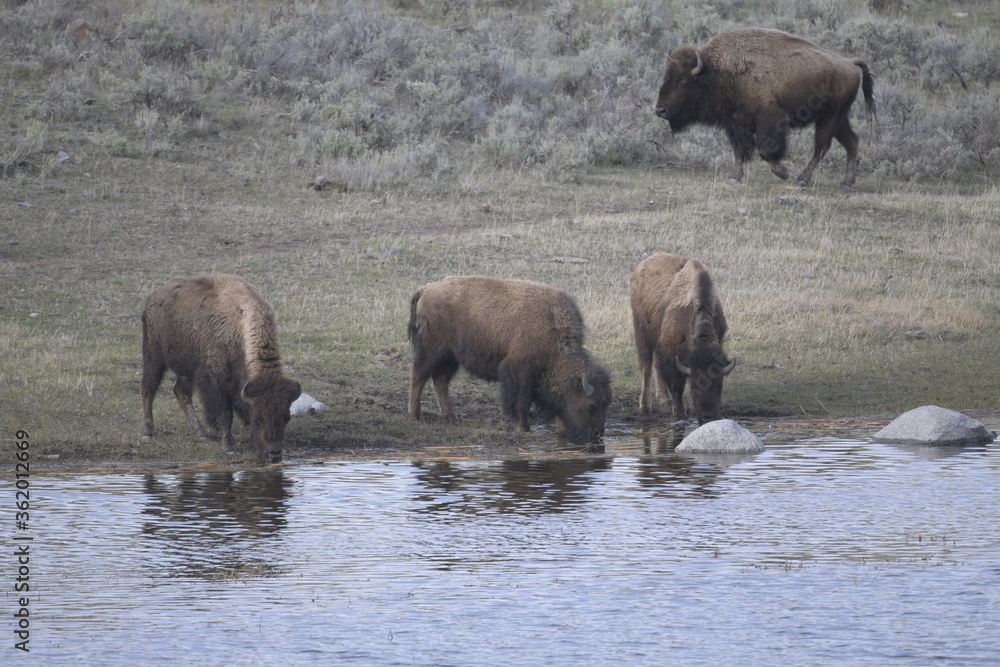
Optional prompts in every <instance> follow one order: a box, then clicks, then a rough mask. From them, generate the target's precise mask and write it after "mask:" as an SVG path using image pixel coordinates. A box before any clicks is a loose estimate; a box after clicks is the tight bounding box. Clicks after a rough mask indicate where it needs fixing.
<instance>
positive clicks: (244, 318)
mask: <svg viewBox="0 0 1000 667" xmlns="http://www.w3.org/2000/svg"><path fill="white" fill-rule="evenodd" d="M168 368H169V369H170V370H172V371H173V372H174V373H175V374H176V375H177V382H176V383H175V384H174V395H175V396H176V397H177V402H178V403H179V404H180V406H181V411H182V412H183V413H184V416H185V417H187V420H188V423H189V424H190V425H191V428H192V429H193V430H194V432H195V434H196V435H197V436H198V437H199V438H201V439H203V440H204V439H207V438H208V436H207V435H206V434H205V429H204V428H202V425H201V423H200V422H199V421H198V417H197V415H195V413H194V409H193V408H192V406H191V394H192V391H193V389H194V388H195V387H197V388H198V394H199V396H201V402H202V405H203V406H204V408H205V417H206V418H207V419H208V423H209V426H211V427H213V428H219V429H221V430H222V442H223V444H224V445H226V446H227V447H231V446H233V444H234V441H233V434H232V425H233V412H235V413H236V414H237V415H239V417H240V419H242V420H243V421H244V422H246V423H249V424H250V428H251V434H250V440H251V442H252V443H253V444H255V445H256V446H257V453H258V455H259V456H260V458H261V460H263V461H265V462H269V461H271V462H277V461H280V460H281V444H282V440H283V439H284V436H285V425H286V424H288V421H289V420H290V419H291V414H290V412H289V407H290V406H291V404H292V402H293V401H295V399H296V398H298V397H299V394H301V393H302V389H301V387H300V386H299V383H298V382H295V381H294V380H290V379H288V378H286V377H284V376H283V375H282V364H281V353H280V351H279V349H278V329H277V326H276V325H275V322H274V312H273V311H272V310H271V306H270V305H268V303H267V301H265V300H264V297H262V296H261V295H260V293H259V292H257V290H256V289H254V288H253V286H251V285H250V284H249V283H248V282H246V281H245V280H243V279H242V278H240V277H239V276H230V275H224V274H213V275H206V276H200V277H198V278H190V279H188V280H181V281H180V282H176V283H172V284H169V285H164V286H163V287H160V288H158V289H156V290H154V291H153V292H152V294H150V295H149V297H148V298H147V299H146V309H145V310H144V311H143V313H142V414H143V425H142V437H143V439H145V440H148V439H149V438H152V437H153V397H154V396H155V395H156V391H157V389H158V388H159V386H160V381H161V380H162V379H163V374H164V372H165V371H166V370H167V369H168Z"/></svg>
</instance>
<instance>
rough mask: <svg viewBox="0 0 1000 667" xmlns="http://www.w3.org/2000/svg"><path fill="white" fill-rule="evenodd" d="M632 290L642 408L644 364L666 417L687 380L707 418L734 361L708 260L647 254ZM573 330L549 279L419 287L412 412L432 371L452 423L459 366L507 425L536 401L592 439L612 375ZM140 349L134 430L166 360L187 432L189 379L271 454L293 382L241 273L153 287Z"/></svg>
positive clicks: (212, 408) (212, 420)
mask: <svg viewBox="0 0 1000 667" xmlns="http://www.w3.org/2000/svg"><path fill="white" fill-rule="evenodd" d="M629 297H630V300H631V305H632V316H633V321H634V325H635V344H636V351H637V352H638V356H639V368H640V371H641V375H642V379H643V380H642V382H643V384H642V394H641V396H640V399H639V407H640V409H641V410H643V411H649V410H650V409H651V408H652V401H651V397H650V395H649V379H650V374H651V372H655V375H656V378H657V380H656V382H657V387H658V389H659V393H660V397H661V399H662V400H663V401H664V402H666V401H667V400H668V397H669V400H670V401H671V402H672V404H673V415H674V417H675V418H677V419H681V418H683V417H684V414H685V413H684V402H683V394H684V387H685V385H686V384H690V386H691V398H692V405H693V408H694V413H695V416H696V417H697V418H698V421H699V422H705V421H710V420H713V419H718V418H719V416H720V400H721V397H722V383H723V380H724V378H725V376H726V375H728V374H729V372H730V371H732V370H733V366H734V365H735V363H736V362H735V360H729V359H727V358H726V355H725V352H723V349H722V341H723V339H724V338H725V335H726V330H727V327H726V318H725V315H724V314H723V312H722V305H721V304H720V303H719V298H718V296H717V295H716V292H715V286H714V284H713V283H712V279H711V277H710V276H709V274H708V271H707V270H706V268H705V266H704V265H703V264H702V263H701V262H699V261H697V260H694V259H689V258H687V257H681V256H680V255H671V254H667V253H656V254H654V255H651V256H650V257H648V258H646V259H645V260H643V261H642V263H640V264H639V266H638V268H636V270H635V272H634V273H633V274H632V278H631V280H630V282H629ZM584 332H585V330H584V324H583V316H582V315H581V314H580V309H579V308H578V307H577V305H576V302H575V301H574V300H573V298H572V297H571V296H570V295H568V294H567V293H566V292H564V291H562V290H559V289H556V288H554V287H550V286H548V285H543V284H541V283H536V282H531V281H527V280H500V279H496V278H486V277H482V276H461V277H452V278H446V279H444V280H441V281H439V282H434V283H430V284H428V285H424V286H423V287H421V288H419V289H418V290H417V291H416V292H415V293H414V294H413V297H412V298H411V299H410V320H409V325H408V327H407V333H408V336H409V339H410V343H411V345H412V347H413V367H412V369H411V371H410V398H409V416H410V418H411V419H414V420H418V419H420V395H421V393H422V391H423V388H424V385H425V384H426V383H427V381H428V380H432V381H433V384H434V393H435V394H436V396H437V404H438V408H439V409H440V411H441V414H442V416H443V417H444V418H445V419H447V420H448V421H451V422H456V421H458V419H457V417H456V416H455V411H454V409H453V408H452V406H451V399H450V398H449V396H448V384H449V382H450V381H451V379H452V377H453V376H454V375H455V373H456V372H457V371H458V369H459V368H464V369H465V370H466V371H468V372H469V373H470V374H471V375H473V376H475V377H479V378H482V379H484V380H489V381H493V382H498V383H499V384H500V398H501V406H502V409H503V413H504V414H505V415H506V416H507V418H508V419H510V421H511V422H512V423H513V424H514V427H515V428H516V429H517V430H518V431H528V430H529V428H530V427H529V424H528V413H529V411H530V408H531V406H532V405H534V406H536V408H538V409H539V411H540V412H542V413H543V414H546V415H551V416H552V418H553V419H554V421H555V424H556V432H557V433H558V434H559V435H560V436H561V437H564V438H566V439H568V440H572V441H576V442H590V441H593V440H596V439H597V438H600V436H601V435H603V433H604V422H605V418H606V415H607V410H608V405H610V403H611V378H610V375H609V374H608V371H607V370H605V369H604V367H603V366H601V365H600V364H599V363H597V362H596V361H594V360H593V359H592V358H591V357H590V354H589V353H588V352H587V350H586V348H585V347H584ZM142 359H143V364H142V369H143V370H142V384H141V396H142V412H143V424H142V431H141V435H142V437H143V439H150V438H152V437H153V398H154V396H155V395H156V392H157V390H158V388H159V386H160V382H161V381H162V379H163V375H164V373H165V372H166V371H167V370H168V369H169V370H171V371H173V372H174V374H175V375H176V381H175V384H174V395H175V396H176V398H177V402H178V403H179V404H180V408H181V411H182V412H183V413H184V415H185V417H186V418H187V420H188V423H189V425H190V427H191V430H192V431H193V433H194V434H195V436H196V437H198V438H202V439H207V438H208V435H207V433H206V432H205V429H204V427H203V426H202V424H201V422H200V421H199V420H198V417H197V415H196V414H195V413H194V409H193V407H192V405H191V398H192V393H193V390H194V389H195V388H197V390H198V395H199V396H200V398H201V402H202V405H203V406H204V411H205V416H206V418H207V420H208V423H209V426H211V427H212V428H215V429H218V430H221V431H222V441H223V444H224V445H226V446H232V445H233V444H234V442H233V435H232V423H233V414H236V415H237V416H239V417H240V419H242V420H243V421H244V422H245V423H248V424H250V427H251V435H250V439H251V442H252V443H253V444H254V445H255V446H256V448H257V454H258V456H259V457H260V458H261V460H263V461H265V462H278V461H281V455H282V452H281V448H282V440H283V438H284V433H285V426H286V425H287V424H288V422H289V420H290V418H291V413H290V408H291V405H292V403H293V402H294V401H295V399H296V398H298V397H299V395H300V394H301V392H302V389H301V387H300V386H299V383H298V382H295V381H294V380H290V379H288V378H286V377H284V375H283V374H282V362H281V353H280V349H279V346H278V335H277V326H276V323H275V319H274V312H273V310H272V309H271V307H270V305H268V303H267V301H265V300H264V298H263V297H262V296H261V295H260V293H259V292H258V291H257V290H256V289H254V288H253V286H251V285H250V284H249V283H248V282H246V281H245V280H244V279H242V278H240V277H238V276H231V275H225V274H212V275H206V276H200V277H197V278H190V279H187V280H181V281H179V282H175V283H171V284H168V285H164V286H163V287H159V288H157V289H156V290H154V291H153V292H152V293H151V294H150V295H149V297H148V298H147V299H146V307H145V310H143V313H142Z"/></svg>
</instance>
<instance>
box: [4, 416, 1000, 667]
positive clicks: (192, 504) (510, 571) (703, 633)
mask: <svg viewBox="0 0 1000 667" xmlns="http://www.w3.org/2000/svg"><path fill="white" fill-rule="evenodd" d="M991 426H992V427H993V428H996V426H995V425H991ZM765 443H766V444H767V445H768V450H767V451H766V452H764V453H763V454H760V455H757V456H755V457H751V458H737V459H725V460H719V459H704V458H698V459H696V458H685V457H681V456H678V455H675V454H672V453H670V452H669V451H666V452H664V453H660V454H657V453H656V452H657V451H658V450H669V449H670V448H671V447H672V445H673V444H674V443H664V442H658V441H657V440H656V439H655V438H654V439H653V441H652V442H650V441H646V442H643V441H642V440H634V439H633V440H628V439H621V440H620V441H618V442H612V443H610V444H609V450H610V453H611V454H614V455H613V456H610V455H609V456H605V457H599V458H592V459H586V460H581V459H573V460H551V461H534V462H529V461H519V462H492V463H475V462H447V461H444V462H442V461H436V462H435V461H423V462H420V461H416V462H414V461H410V462H392V463H388V464H383V463H378V462H375V463H371V462H368V463H336V462H335V463H330V462H327V463H325V464H323V465H295V466H284V467H275V468H267V469H259V470H249V471H240V472H235V473H176V474H168V473H156V474H145V475H143V474H128V475H99V476H70V477H38V476H35V477H33V478H32V499H33V505H34V508H33V509H34V511H33V513H32V530H33V535H34V537H35V539H34V541H33V543H32V560H31V567H32V570H31V586H32V589H31V591H32V594H33V595H34V596H36V597H35V598H33V599H32V601H31V603H30V604H31V642H30V648H31V653H30V654H28V655H24V654H21V653H20V652H17V651H14V650H13V649H12V648H11V646H12V645H13V643H14V640H13V639H11V637H12V630H13V627H14V623H13V621H12V617H11V615H10V614H9V613H8V610H9V611H11V612H12V611H14V605H15V602H14V598H13V597H12V596H13V594H12V593H10V592H7V593H5V594H4V595H3V596H0V612H2V617H3V618H5V619H6V620H5V621H3V622H2V623H0V630H2V634H0V636H2V637H4V642H5V644H4V645H3V646H2V647H0V656H3V657H2V658H0V662H2V663H3V664H4V665H7V664H21V663H24V664H39V665H89V664H101V665H186V664H191V665H202V664H213V665H214V664H226V665H257V664H283V665H304V664H321V665H330V664H349V665H350V664H356V665H456V666H459V665H461V666H466V665H496V664H504V663H506V664H511V665H547V666H548V665H574V666H578V665H616V666H617V665H622V664H628V665H668V664H676V665H713V666H716V665H722V664H734V663H738V664H753V665H790V664H792V665H828V664H852V665H886V664H901V665H927V664H931V663H939V664H948V665H958V664H960V665H987V664H989V665H992V664H996V663H997V662H998V661H1000V522H998V515H1000V511H998V509H997V499H998V498H1000V446H998V445H997V444H993V445H989V446H984V447H968V448H948V449H940V448H912V449H906V448H900V447H894V446H888V445H879V444H873V443H871V442H869V441H868V440H866V439H858V440H842V439H835V438H829V437H796V438H792V439H787V440H782V439H781V438H778V439H766V440H765ZM647 451H648V452H650V453H651V455H650V456H639V455H640V454H643V453H645V452H647ZM11 544H12V542H11V541H10V540H9V539H7V537H6V536H5V537H4V542H3V550H4V553H10V552H11V548H10V546H11ZM10 564H11V559H10V558H4V559H0V574H2V575H3V578H4V579H5V580H6V581H12V580H13V574H11V571H12V570H11V568H10V567H9V566H10ZM5 588H7V589H8V590H9V588H10V587H9V586H6V585H5Z"/></svg>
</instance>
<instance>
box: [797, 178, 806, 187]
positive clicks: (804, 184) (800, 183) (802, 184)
mask: <svg viewBox="0 0 1000 667" xmlns="http://www.w3.org/2000/svg"><path fill="white" fill-rule="evenodd" d="M795 185H797V186H799V187H800V188H807V187H809V181H803V180H801V179H799V180H797V181H795Z"/></svg>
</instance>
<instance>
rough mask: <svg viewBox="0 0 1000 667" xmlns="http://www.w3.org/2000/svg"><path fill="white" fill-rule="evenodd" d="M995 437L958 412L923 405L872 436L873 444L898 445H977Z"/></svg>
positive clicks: (981, 424)
mask: <svg viewBox="0 0 1000 667" xmlns="http://www.w3.org/2000/svg"><path fill="white" fill-rule="evenodd" d="M995 437H996V434H995V433H993V431H991V430H989V429H988V428H986V426H985V425H984V424H983V423H982V422H978V421H976V420H975V419H973V418H972V417H967V416H966V415H963V414H962V413H961V412H955V411H954V410H948V409H946V408H939V407H938V406H936V405H925V406H923V407H920V408H914V409H913V410H910V411H909V412H904V413H903V414H901V415H900V416H898V417H896V418H895V419H894V420H893V421H892V423H890V424H889V425H888V426H886V427H885V428H883V429H882V430H881V431H879V432H878V433H876V434H875V435H874V438H873V439H874V440H875V441H876V442H884V443H888V444H901V445H917V444H922V445H978V444H982V443H986V442H993V439H994V438H995Z"/></svg>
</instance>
